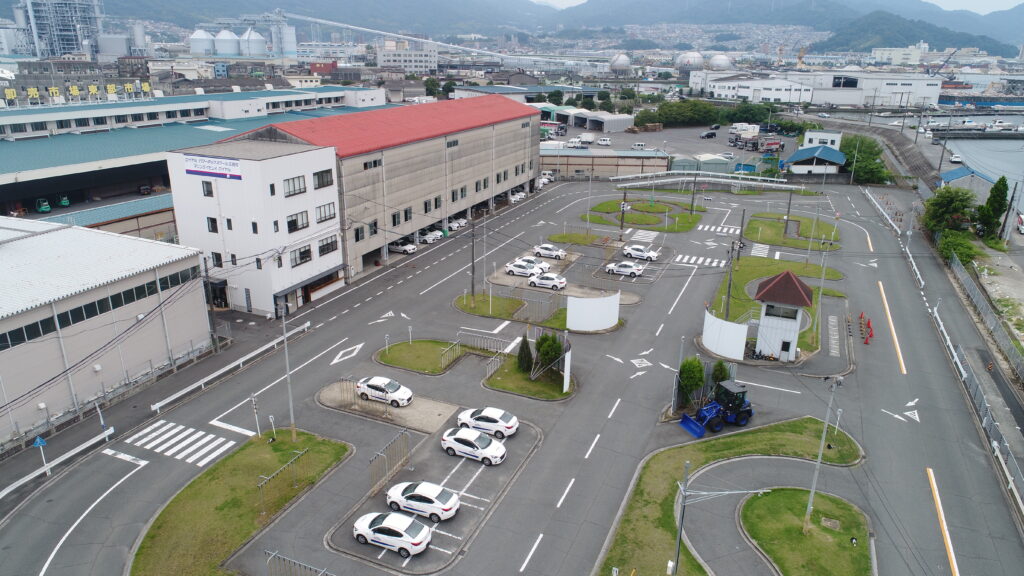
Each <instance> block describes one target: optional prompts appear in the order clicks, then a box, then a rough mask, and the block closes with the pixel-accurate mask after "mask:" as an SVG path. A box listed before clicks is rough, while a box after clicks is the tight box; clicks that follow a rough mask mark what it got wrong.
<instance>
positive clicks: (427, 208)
mask: <svg viewBox="0 0 1024 576" xmlns="http://www.w3.org/2000/svg"><path fill="white" fill-rule="evenodd" d="M423 213H424V214H430V200H424V201H423Z"/></svg>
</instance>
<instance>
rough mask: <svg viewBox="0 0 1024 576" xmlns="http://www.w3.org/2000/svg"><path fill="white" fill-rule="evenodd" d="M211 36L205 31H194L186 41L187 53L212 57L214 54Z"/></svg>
mask: <svg viewBox="0 0 1024 576" xmlns="http://www.w3.org/2000/svg"><path fill="white" fill-rule="evenodd" d="M213 42H214V39H213V34H210V33H209V32H207V31H206V30H196V31H195V32H193V33H192V36H190V37H189V39H188V51H189V53H190V54H195V55H196V56H212V55H213V52H214V43H213Z"/></svg>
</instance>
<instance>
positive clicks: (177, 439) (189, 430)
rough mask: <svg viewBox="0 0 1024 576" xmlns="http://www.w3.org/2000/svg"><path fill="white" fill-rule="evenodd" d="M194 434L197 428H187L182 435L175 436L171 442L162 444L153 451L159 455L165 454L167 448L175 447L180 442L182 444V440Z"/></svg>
mask: <svg viewBox="0 0 1024 576" xmlns="http://www.w3.org/2000/svg"><path fill="white" fill-rule="evenodd" d="M182 428H184V426H183V427H182ZM192 432H195V428H187V429H186V430H185V431H184V432H182V433H181V434H178V435H177V436H175V437H174V438H171V439H170V440H168V441H167V442H165V443H163V444H161V445H159V446H157V447H156V448H154V449H153V451H154V452H159V453H161V454H163V452H164V450H166V449H167V448H169V447H171V446H174V445H175V444H177V443H178V442H180V441H181V439H182V438H184V437H185V436H188V435H189V434H191V433H192Z"/></svg>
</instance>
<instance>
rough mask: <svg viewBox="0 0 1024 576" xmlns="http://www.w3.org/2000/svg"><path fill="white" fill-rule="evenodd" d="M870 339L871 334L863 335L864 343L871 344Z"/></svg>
mask: <svg viewBox="0 0 1024 576" xmlns="http://www.w3.org/2000/svg"><path fill="white" fill-rule="evenodd" d="M870 339H871V336H865V337H864V344H871V342H870Z"/></svg>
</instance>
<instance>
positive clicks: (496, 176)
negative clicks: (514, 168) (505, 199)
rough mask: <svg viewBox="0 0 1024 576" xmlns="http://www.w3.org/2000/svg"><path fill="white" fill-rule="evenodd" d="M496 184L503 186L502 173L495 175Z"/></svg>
mask: <svg viewBox="0 0 1024 576" xmlns="http://www.w3.org/2000/svg"><path fill="white" fill-rule="evenodd" d="M494 183H495V184H501V172H498V173H497V174H495V175H494Z"/></svg>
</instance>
